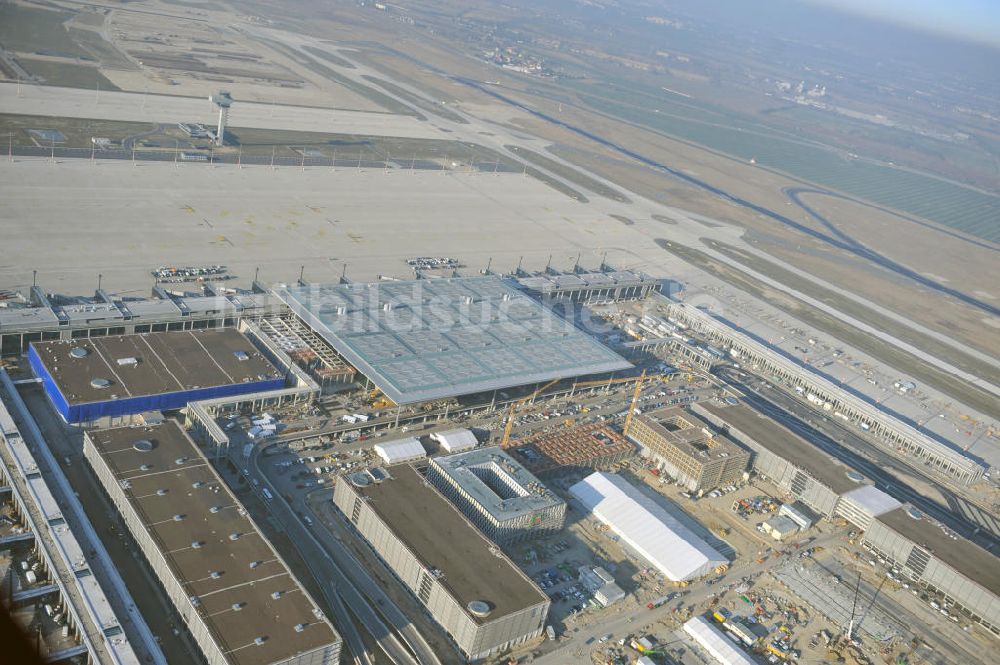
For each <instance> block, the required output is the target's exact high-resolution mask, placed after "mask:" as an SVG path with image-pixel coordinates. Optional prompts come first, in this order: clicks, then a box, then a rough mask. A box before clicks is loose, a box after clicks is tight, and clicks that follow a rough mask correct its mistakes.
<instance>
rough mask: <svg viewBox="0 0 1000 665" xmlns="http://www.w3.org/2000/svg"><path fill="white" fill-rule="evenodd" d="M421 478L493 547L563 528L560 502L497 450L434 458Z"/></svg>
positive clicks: (536, 480)
mask: <svg viewBox="0 0 1000 665" xmlns="http://www.w3.org/2000/svg"><path fill="white" fill-rule="evenodd" d="M427 479H428V480H429V481H431V483H432V484H433V485H434V486H435V487H437V488H438V489H439V490H441V493H442V494H444V495H445V496H446V497H447V498H448V499H449V500H450V501H452V502H453V503H454V504H455V505H456V506H457V507H458V508H459V510H461V511H462V512H463V513H465V515H466V517H468V518H469V519H470V520H471V521H472V523H473V524H475V525H476V526H477V527H479V529H480V530H481V531H482V532H483V533H485V534H486V536H487V537H489V538H490V539H491V540H492V541H493V542H495V543H497V544H500V545H506V544H509V543H514V542H518V541H521V540H525V539H527V538H536V537H539V536H544V535H546V534H551V533H555V532H556V531H559V530H561V529H562V528H563V521H564V520H565V518H566V502H565V501H563V500H562V499H560V498H559V497H557V496H556V495H555V494H553V493H552V492H551V491H550V490H549V489H548V488H546V487H545V485H543V484H542V483H541V482H539V480H538V479H537V478H535V477H534V476H533V475H531V473H529V472H528V470H527V469H526V468H524V467H523V466H522V465H521V464H519V463H518V462H517V461H516V460H514V459H513V458H512V457H511V456H510V455H508V454H507V453H505V452H504V451H503V450H501V449H500V448H497V447H491V448H476V449H474V450H470V451H468V452H464V453H458V454H457V455H447V456H445V457H435V458H433V459H432V460H431V464H430V467H429V468H428V470H427Z"/></svg>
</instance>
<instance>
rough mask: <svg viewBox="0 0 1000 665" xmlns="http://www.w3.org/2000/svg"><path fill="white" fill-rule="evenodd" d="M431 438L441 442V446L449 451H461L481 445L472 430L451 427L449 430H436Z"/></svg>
mask: <svg viewBox="0 0 1000 665" xmlns="http://www.w3.org/2000/svg"><path fill="white" fill-rule="evenodd" d="M431 438H432V439H434V440H435V441H437V442H438V443H439V444H441V447H442V448H444V449H445V450H447V451H448V452H449V453H460V452H462V451H463V450H471V449H472V448H475V447H476V446H478V445H479V441H478V440H477V439H476V435H475V434H473V433H472V430H467V429H451V430H448V431H447V432H435V433H433V434H431Z"/></svg>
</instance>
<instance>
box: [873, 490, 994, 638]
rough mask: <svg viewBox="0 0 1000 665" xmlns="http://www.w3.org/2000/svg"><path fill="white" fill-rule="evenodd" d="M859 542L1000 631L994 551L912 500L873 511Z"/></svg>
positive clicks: (975, 619)
mask: <svg viewBox="0 0 1000 665" xmlns="http://www.w3.org/2000/svg"><path fill="white" fill-rule="evenodd" d="M862 544H863V545H864V546H865V547H866V548H868V549H870V550H872V551H873V552H876V553H877V554H878V555H880V556H882V557H884V558H886V559H888V560H889V561H890V562H891V563H892V564H893V565H894V566H897V567H898V568H899V569H900V570H901V571H902V572H901V574H902V575H904V576H905V577H907V578H909V579H910V580H912V581H915V582H917V583H919V584H920V585H922V586H924V587H926V588H927V589H929V590H930V591H932V592H934V593H937V594H940V598H941V599H942V601H943V603H942V604H944V605H951V606H953V607H954V608H955V610H957V611H960V612H962V613H964V614H966V615H967V616H968V617H970V618H971V619H972V620H973V621H977V622H979V623H981V624H982V625H983V626H985V627H986V628H988V629H989V630H990V631H992V632H993V633H994V634H995V635H1000V565H998V563H997V558H996V556H995V555H993V554H991V553H990V552H987V551H986V550H984V549H982V548H981V547H979V546H978V545H976V544H974V543H972V542H969V541H968V540H965V539H964V538H962V537H960V536H958V535H957V534H955V533H953V532H951V531H950V530H949V529H948V528H947V527H945V526H944V525H942V524H938V523H937V522H934V521H933V520H930V519H928V518H927V517H925V516H924V515H923V514H922V513H921V512H920V511H919V510H917V509H916V508H913V507H911V506H901V507H899V508H896V509H895V510H892V511H889V512H887V513H885V514H883V515H879V516H878V517H876V518H875V519H874V520H873V521H872V522H871V524H870V525H869V527H868V528H867V530H866V531H865V532H864V536H863V540H862ZM952 614H955V612H954V611H952Z"/></svg>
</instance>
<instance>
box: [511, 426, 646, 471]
mask: <svg viewBox="0 0 1000 665" xmlns="http://www.w3.org/2000/svg"><path fill="white" fill-rule="evenodd" d="M505 450H506V451H507V452H508V453H510V454H511V455H512V456H513V457H514V458H515V459H517V460H519V461H520V462H522V463H523V464H524V466H525V467H527V468H528V470H529V471H531V472H532V473H535V474H538V475H543V474H553V473H567V472H574V471H582V470H585V469H597V468H598V467H601V466H608V465H612V464H615V463H617V462H621V461H622V460H624V459H626V458H628V457H631V456H632V455H634V454H635V446H634V445H632V444H631V443H629V441H628V440H627V439H625V437H623V436H622V435H621V434H619V433H618V432H616V431H614V430H613V429H611V428H610V427H608V426H606V425H602V424H594V425H579V426H577V427H570V428H566V429H558V430H556V431H554V432H543V433H541V434H537V435H534V436H529V437H526V438H523V439H514V440H512V441H510V444H509V445H508V446H507V447H506V448H505Z"/></svg>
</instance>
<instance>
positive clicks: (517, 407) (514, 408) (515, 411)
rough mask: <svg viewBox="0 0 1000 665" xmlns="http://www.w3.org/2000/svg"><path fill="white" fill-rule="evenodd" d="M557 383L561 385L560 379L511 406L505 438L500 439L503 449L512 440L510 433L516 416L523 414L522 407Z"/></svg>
mask: <svg viewBox="0 0 1000 665" xmlns="http://www.w3.org/2000/svg"><path fill="white" fill-rule="evenodd" d="M557 383H559V379H552V380H551V381H549V382H548V383H546V384H545V385H544V386H542V387H541V388H538V389H537V390H535V392H533V393H531V394H530V395H528V396H527V397H523V398H521V399H519V400H517V401H516V402H514V403H513V404H511V405H510V411H508V412H507V425H506V426H505V427H504V428H503V438H502V439H500V447H501V448H503V447H504V446H506V445H507V442H508V441H509V440H510V431H511V430H512V429H514V416H515V415H517V414H518V413H520V412H521V407H522V406H524V404H525V403H526V402H529V401H531V400H533V399H535V398H536V397H537V396H538V395H539V394H541V393H543V392H545V391H546V390H548V389H549V388H551V387H552V386H554V385H555V384H557Z"/></svg>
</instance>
